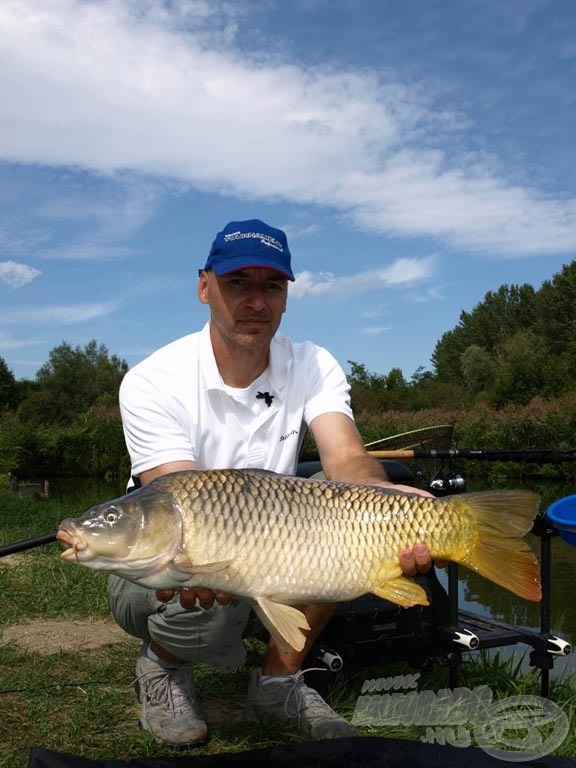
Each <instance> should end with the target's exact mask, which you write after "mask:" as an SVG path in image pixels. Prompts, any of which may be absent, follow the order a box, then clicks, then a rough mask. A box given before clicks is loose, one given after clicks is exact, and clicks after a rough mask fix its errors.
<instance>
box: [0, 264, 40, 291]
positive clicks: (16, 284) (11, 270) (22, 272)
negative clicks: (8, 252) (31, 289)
mask: <svg viewBox="0 0 576 768" xmlns="http://www.w3.org/2000/svg"><path fill="white" fill-rule="evenodd" d="M41 274H42V273H41V272H40V270H39V269H35V268H34V267H29V266H28V265H27V264H19V263H18V262H17V261H1V262H0V281H1V282H3V283H6V285H8V286H10V288H22V286H23V285H26V283H29V282H30V281H31V280H34V278H35V277H38V275H41Z"/></svg>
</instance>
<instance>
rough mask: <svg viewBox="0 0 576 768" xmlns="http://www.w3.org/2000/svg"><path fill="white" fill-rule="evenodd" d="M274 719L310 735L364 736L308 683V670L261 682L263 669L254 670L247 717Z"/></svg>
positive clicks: (246, 710)
mask: <svg viewBox="0 0 576 768" xmlns="http://www.w3.org/2000/svg"><path fill="white" fill-rule="evenodd" d="M270 717H272V718H274V719H275V720H280V721H281V722H284V723H286V725H291V726H296V728H297V729H298V731H299V732H300V733H301V734H302V735H303V736H306V737H307V738H313V739H338V738H343V737H349V736H360V733H359V731H358V730H356V728H354V726H352V725H350V723H349V722H348V721H347V720H345V719H344V718H343V717H340V715H337V714H336V712H334V710H333V709H332V708H331V707H329V706H328V704H326V702H325V701H324V699H323V698H322V697H321V696H320V694H319V693H318V692H317V691H315V690H314V688H309V687H308V686H307V685H306V683H305V682H304V673H303V672H297V673H296V674H295V675H286V676H283V677H281V678H275V679H274V680H270V681H265V682H262V681H261V672H260V670H259V669H257V670H255V671H254V672H253V673H252V677H251V679H250V686H249V688H248V697H247V699H246V709H245V711H244V719H245V720H248V721H251V722H262V721H264V720H266V719H267V718H270Z"/></svg>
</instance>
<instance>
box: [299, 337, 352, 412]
mask: <svg viewBox="0 0 576 768" xmlns="http://www.w3.org/2000/svg"><path fill="white" fill-rule="evenodd" d="M314 350H315V354H314V355H313V356H312V357H311V360H310V363H309V367H308V396H307V400H306V405H305V408H304V421H305V422H306V424H311V422H312V421H313V420H314V419H315V418H316V417H317V416H321V415H322V414H324V413H343V414H345V415H346V416H348V417H349V418H350V419H352V420H354V416H353V414H352V406H351V404H350V385H349V384H348V380H347V379H346V374H345V373H344V371H343V370H342V367H341V366H340V365H339V363H338V362H337V361H336V359H335V358H334V357H333V356H332V355H331V354H330V352H328V350H326V349H323V348H322V347H314Z"/></svg>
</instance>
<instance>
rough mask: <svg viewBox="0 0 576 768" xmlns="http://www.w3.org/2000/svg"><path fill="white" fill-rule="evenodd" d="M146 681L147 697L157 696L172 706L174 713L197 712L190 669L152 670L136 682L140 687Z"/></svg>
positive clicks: (143, 674) (144, 673)
mask: <svg viewBox="0 0 576 768" xmlns="http://www.w3.org/2000/svg"><path fill="white" fill-rule="evenodd" d="M155 678H157V679H156V680H155ZM144 679H146V680H145V682H146V684H147V685H146V691H145V695H146V696H147V697H148V698H151V697H152V696H153V695H155V696H157V698H158V699H160V700H161V701H164V702H166V703H167V704H168V705H169V706H171V708H172V709H173V710H174V712H178V713H183V712H187V711H191V712H195V711H196V707H195V699H194V687H193V683H192V677H191V675H190V672H189V670H188V669H181V670H179V669H176V668H171V669H163V670H162V671H160V670H156V669H151V670H149V671H148V672H143V673H142V674H141V675H140V676H139V677H137V678H136V680H135V681H134V682H135V683H136V684H137V685H138V686H139V685H140V681H141V680H143V681H144Z"/></svg>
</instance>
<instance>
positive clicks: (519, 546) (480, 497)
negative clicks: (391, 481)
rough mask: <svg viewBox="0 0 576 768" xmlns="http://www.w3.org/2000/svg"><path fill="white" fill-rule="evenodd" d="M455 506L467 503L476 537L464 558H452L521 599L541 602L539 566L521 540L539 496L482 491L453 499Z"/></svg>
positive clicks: (530, 525) (532, 516)
mask: <svg viewBox="0 0 576 768" xmlns="http://www.w3.org/2000/svg"><path fill="white" fill-rule="evenodd" d="M454 503H455V504H457V505H458V503H465V504H466V506H467V507H468V510H467V514H468V515H470V518H471V526H472V528H475V529H476V535H475V537H474V542H473V545H472V547H471V548H470V549H469V550H468V552H467V553H466V554H465V555H464V556H462V557H459V558H450V559H454V560H456V561H457V562H459V563H461V564H462V565H465V566H466V567H467V568H470V569H472V570H473V571H477V572H478V573H479V574H480V575H481V576H484V577H485V578H487V579H490V581H493V582H494V583H495V584H499V585H500V586H501V587H505V588H506V589H509V590H510V591H511V592H513V593H514V594H516V595H518V596H519V597H523V598H525V599H526V600H534V601H538V600H540V599H541V598H542V586H541V582H540V566H539V564H538V560H537V558H536V555H535V554H534V552H532V550H531V549H530V546H529V545H528V544H527V542H525V541H524V540H523V539H522V536H524V534H526V533H528V532H529V531H530V530H531V528H532V525H533V522H534V518H535V517H536V514H537V512H538V508H539V505H540V496H538V494H536V493H533V492H532V491H481V492H478V493H469V494H465V495H464V496H462V497H461V498H460V499H459V498H458V497H454ZM458 511H459V512H460V511H461V510H460V509H459V510H458Z"/></svg>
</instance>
